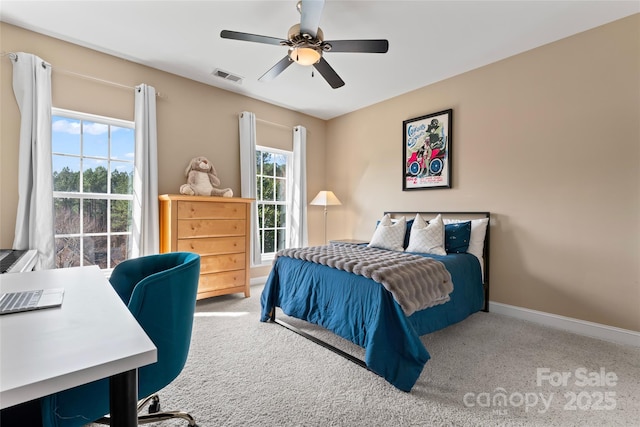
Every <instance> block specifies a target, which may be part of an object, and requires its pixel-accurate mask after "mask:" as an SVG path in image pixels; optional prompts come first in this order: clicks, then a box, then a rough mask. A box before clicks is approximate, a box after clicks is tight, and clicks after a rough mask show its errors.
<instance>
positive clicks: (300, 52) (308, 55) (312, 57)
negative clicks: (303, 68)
mask: <svg viewBox="0 0 640 427" xmlns="http://www.w3.org/2000/svg"><path fill="white" fill-rule="evenodd" d="M321 56H322V54H321V53H320V50H319V49H318V48H313V47H310V46H302V47H296V48H291V49H290V50H289V57H290V58H291V59H292V60H294V61H296V62H297V63H298V64H300V65H313V64H315V63H316V62H318V61H319V60H320V57H321Z"/></svg>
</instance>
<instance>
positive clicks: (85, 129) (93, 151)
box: [82, 121, 109, 159]
mask: <svg viewBox="0 0 640 427" xmlns="http://www.w3.org/2000/svg"><path fill="white" fill-rule="evenodd" d="M82 154H83V155H84V156H91V157H102V158H105V159H106V158H107V157H109V126H108V125H105V124H102V123H95V122H87V121H83V122H82Z"/></svg>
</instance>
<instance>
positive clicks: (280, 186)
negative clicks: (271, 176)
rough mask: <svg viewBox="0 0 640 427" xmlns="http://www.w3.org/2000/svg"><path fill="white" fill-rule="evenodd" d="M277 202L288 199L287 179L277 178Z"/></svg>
mask: <svg viewBox="0 0 640 427" xmlns="http://www.w3.org/2000/svg"><path fill="white" fill-rule="evenodd" d="M275 181H276V202H286V201H287V181H286V180H285V179H282V178H276V179H275Z"/></svg>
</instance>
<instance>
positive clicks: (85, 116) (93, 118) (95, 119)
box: [51, 107, 135, 275]
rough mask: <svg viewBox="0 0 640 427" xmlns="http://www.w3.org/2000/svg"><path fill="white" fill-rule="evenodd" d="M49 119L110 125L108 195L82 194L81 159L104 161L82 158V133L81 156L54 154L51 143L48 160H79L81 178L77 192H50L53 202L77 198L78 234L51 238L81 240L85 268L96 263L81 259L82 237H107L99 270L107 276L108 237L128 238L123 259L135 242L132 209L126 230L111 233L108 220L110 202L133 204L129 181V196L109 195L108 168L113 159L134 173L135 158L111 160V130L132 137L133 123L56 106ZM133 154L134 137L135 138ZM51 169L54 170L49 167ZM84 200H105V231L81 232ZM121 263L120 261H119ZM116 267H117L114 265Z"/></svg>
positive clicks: (57, 235)
mask: <svg viewBox="0 0 640 427" xmlns="http://www.w3.org/2000/svg"><path fill="white" fill-rule="evenodd" d="M51 116H52V118H53V117H64V118H67V119H71V120H79V121H81V122H82V121H88V122H92V123H99V124H104V125H107V126H109V146H108V154H107V158H106V162H107V164H108V165H109V166H108V167H107V168H106V169H107V192H106V193H95V192H85V191H84V186H83V175H84V167H83V160H84V159H89V160H101V161H105V158H104V157H99V156H92V155H86V156H85V155H84V152H83V151H84V145H83V143H82V142H83V141H82V139H83V137H84V135H83V132H81V133H80V141H81V143H80V154H79V155H75V154H69V153H59V152H55V151H53V144H52V150H51V161H52V163H53V159H54V156H62V157H71V158H78V159H80V170H79V173H80V177H79V188H78V191H77V192H75V191H56V190H54V191H53V194H52V201H55V199H77V200H79V212H78V215H79V218H80V220H79V232H78V233H60V234H58V233H55V234H54V239H58V238H64V237H71V238H79V240H80V266H84V265H95V264H85V260H84V256H85V254H84V238H85V237H102V236H104V237H106V238H107V245H106V254H107V255H106V265H107V267H106V268H101V270H102V271H103V272H105V274H107V275H109V274H110V272H111V271H112V270H113V268H114V266H113V265H111V244H110V242H111V237H113V236H129V243H128V245H127V256H126V257H125V259H128V258H129V255H130V254H131V243H132V241H133V239H134V232H135V231H134V230H135V227H133V224H134V223H135V219H134V218H133V209H132V210H131V218H130V224H131V226H130V227H129V230H128V231H112V230H111V227H112V221H111V202H112V201H115V200H126V201H129V202H130V203H131V206H132V205H133V201H134V190H133V182H131V185H132V191H131V193H130V194H122V193H111V179H112V178H111V177H112V172H113V171H112V168H111V162H112V161H114V160H117V161H118V162H122V163H123V164H130V165H131V166H132V169H133V170H134V171H135V155H134V157H133V158H132V159H131V160H124V159H115V158H112V157H111V148H112V147H111V127H118V128H125V129H131V130H132V131H134V135H135V122H134V121H129V120H122V119H116V118H112V117H106V116H100V115H97V114H90V113H85V112H81V111H73V110H67V109H63V108H58V107H52V108H51ZM52 126H53V120H52ZM52 134H53V128H52ZM52 139H53V135H52ZM134 152H135V136H134ZM52 169H53V168H52ZM52 172H55V170H53V171H52ZM85 200H106V201H107V209H106V215H107V221H106V222H107V226H106V231H104V232H85V231H84V227H85V224H84V221H82V218H83V213H84V202H85ZM54 214H55V208H54ZM120 262H121V261H120ZM116 265H117V264H116ZM55 268H63V267H58V266H57V265H56V267H55Z"/></svg>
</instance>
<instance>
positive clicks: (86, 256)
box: [51, 108, 135, 269]
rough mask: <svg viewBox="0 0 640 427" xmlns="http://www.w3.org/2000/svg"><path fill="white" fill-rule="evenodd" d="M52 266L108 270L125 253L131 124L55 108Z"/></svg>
mask: <svg viewBox="0 0 640 427" xmlns="http://www.w3.org/2000/svg"><path fill="white" fill-rule="evenodd" d="M51 119H52V120H51V122H52V132H51V140H52V161H53V201H54V212H55V219H54V227H55V246H56V256H55V258H56V268H64V267H75V266H82V265H98V266H99V267H100V268H101V269H112V268H113V267H115V266H116V265H117V264H118V263H120V262H121V261H124V260H125V259H127V258H128V257H129V254H130V247H131V245H130V242H131V238H132V203H133V168H134V153H135V132H134V123H133V122H129V121H124V120H117V119H110V118H106V117H100V116H94V115H89V114H84V113H78V112H73V111H67V110H61V109H57V108H54V109H53V110H52V118H51Z"/></svg>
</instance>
